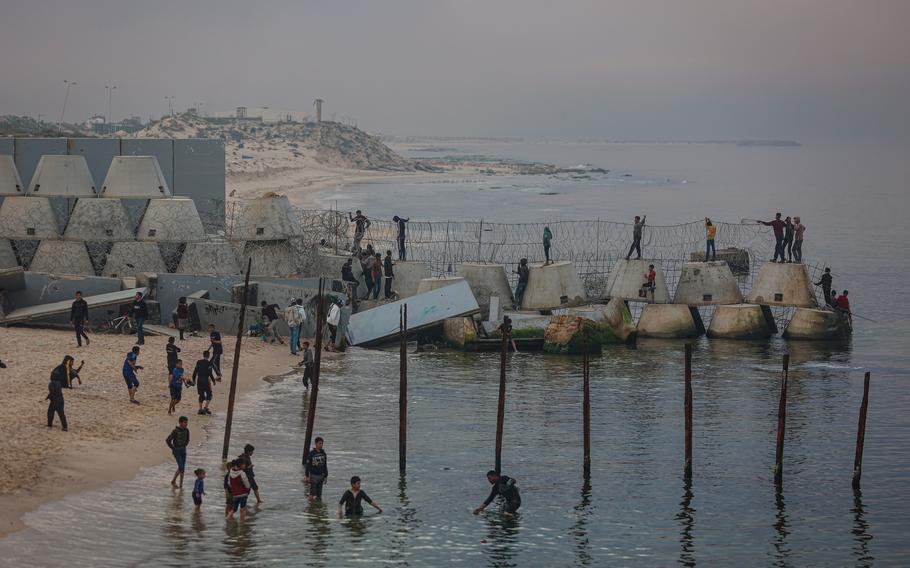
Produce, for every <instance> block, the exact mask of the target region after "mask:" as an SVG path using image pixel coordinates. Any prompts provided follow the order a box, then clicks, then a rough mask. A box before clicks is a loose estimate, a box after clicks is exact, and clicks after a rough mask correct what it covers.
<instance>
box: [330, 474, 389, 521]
mask: <svg viewBox="0 0 910 568" xmlns="http://www.w3.org/2000/svg"><path fill="white" fill-rule="evenodd" d="M362 501H366V502H367V503H369V504H370V505H372V506H373V508H374V509H376V510H377V511H379V512H380V513H381V512H382V509H380V508H379V503H376V502H375V501H373V500H372V499H370V496H369V495H367V492H366V491H362V490H361V489H360V478H359V477H357V476H356V475H355V476H354V477H352V478H351V488H350V489H348V490H347V491H345V492H344V495H342V496H341V501H339V502H338V516H339V517H341V516H342V514H341V508H342V506H343V507H344V514H345V515H347V516H352V515H354V516H360V515H362V514H363V505H362V504H361V502H362Z"/></svg>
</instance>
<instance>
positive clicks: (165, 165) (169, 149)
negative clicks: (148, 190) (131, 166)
mask: <svg viewBox="0 0 910 568" xmlns="http://www.w3.org/2000/svg"><path fill="white" fill-rule="evenodd" d="M120 155H121V156H155V157H156V158H158V165H159V166H160V167H161V173H162V174H164V181H166V182H167V186H168V187H170V188H171V191H173V190H174V141H173V140H161V139H155V138H123V139H121V140H120ZM99 187H100V186H99ZM175 195H178V194H175Z"/></svg>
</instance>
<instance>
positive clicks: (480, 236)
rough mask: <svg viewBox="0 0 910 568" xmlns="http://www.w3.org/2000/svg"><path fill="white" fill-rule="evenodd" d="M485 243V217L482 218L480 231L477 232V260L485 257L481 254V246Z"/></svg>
mask: <svg viewBox="0 0 910 568" xmlns="http://www.w3.org/2000/svg"><path fill="white" fill-rule="evenodd" d="M482 244H483V219H481V220H480V231H478V232H477V262H480V260H481V259H482V258H483V257H482V256H481V252H480V251H481V248H482Z"/></svg>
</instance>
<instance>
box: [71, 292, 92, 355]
mask: <svg viewBox="0 0 910 568" xmlns="http://www.w3.org/2000/svg"><path fill="white" fill-rule="evenodd" d="M86 321H88V302H86V301H85V300H83V299H82V292H81V291H78V292H76V300H75V301H74V302H73V307H71V308H70V323H71V324H73V328H74V329H75V330H76V345H78V346H79V347H82V338H83V337H84V338H85V344H86V345H89V344H90V343H91V340H90V339H89V338H88V336H87V335H86V334H85V322H86Z"/></svg>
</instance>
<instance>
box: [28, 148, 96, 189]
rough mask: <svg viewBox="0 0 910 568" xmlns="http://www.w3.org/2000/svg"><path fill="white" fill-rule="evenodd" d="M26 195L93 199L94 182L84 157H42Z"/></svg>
mask: <svg viewBox="0 0 910 568" xmlns="http://www.w3.org/2000/svg"><path fill="white" fill-rule="evenodd" d="M28 194H29V195H31V196H35V197H37V196H40V197H68V198H76V199H81V198H85V197H95V182H94V181H93V180H92V173H91V172H90V171H89V169H88V164H87V163H86V161H85V157H84V156H55V155H44V156H41V159H39V160H38V166H37V167H36V168H35V174H34V175H33V176H32V181H31V182H30V183H29V184H28Z"/></svg>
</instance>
